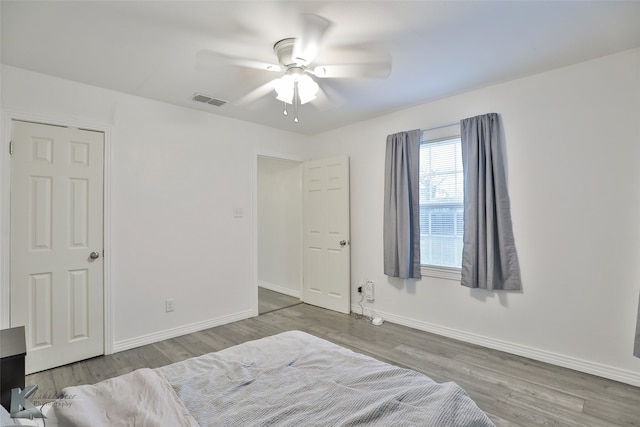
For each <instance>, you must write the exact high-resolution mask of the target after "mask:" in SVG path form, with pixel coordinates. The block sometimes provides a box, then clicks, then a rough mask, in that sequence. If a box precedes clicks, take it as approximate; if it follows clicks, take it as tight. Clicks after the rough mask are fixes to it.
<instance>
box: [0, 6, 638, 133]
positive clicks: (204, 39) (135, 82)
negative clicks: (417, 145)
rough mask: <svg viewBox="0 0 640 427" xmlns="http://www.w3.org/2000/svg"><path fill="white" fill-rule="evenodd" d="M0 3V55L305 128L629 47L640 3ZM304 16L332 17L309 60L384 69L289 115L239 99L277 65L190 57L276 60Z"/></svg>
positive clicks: (327, 86) (265, 102) (341, 83)
mask: <svg viewBox="0 0 640 427" xmlns="http://www.w3.org/2000/svg"><path fill="white" fill-rule="evenodd" d="M0 13H1V18H2V27H1V37H2V46H1V48H2V51H1V54H2V63H3V64H8V65H12V66H16V67H21V68H25V69H28V70H33V71H37V72H41V73H45V74H50V75H53V76H58V77H62V78H65V79H70V80H75V81H78V82H83V83H88V84H91V85H95V86H100V87H104V88H108V89H113V90H117V91H121V92H126V93H130V94H134V95H138V96H141V97H145V98H151V99H155V100H159V101H164V102H168V103H171V104H176V105H182V106H184V107H188V108H194V109H199V110H204V111H208V112H211V113H214V114H220V115H223V116H227V117H233V118H237V119H241V120H246V121H250V122H255V123H260V124H264V125H267V126H271V127H275V128H280V129H285V130H289V131H294V132H299V133H302V134H314V133H317V132H322V131H324V130H328V129H334V128H336V127H340V126H344V125H346V124H349V123H353V122H357V121H361V120H364V119H368V118H372V117H376V116H380V115H383V114H386V113H389V112H392V111H397V110H400V109H403V108H407V107H410V106H412V105H417V104H421V103H424V102H427V101H430V100H433V99H437V98H442V97H445V96H449V95H452V94H456V93H460V92H464V91H468V90H471V89H474V88H479V87H482V86H487V85H490V84H495V83H498V82H503V81H507V80H511V79H515V78H519V77H523V76H527V75H531V74H535V73H540V72H543V71H546V70H550V69H554V68H558V67H562V66H566V65H570V64H573V63H577V62H582V61H585V60H589V59H592V58H596V57H599V56H604V55H608V54H611V53H614V52H618V51H622V50H626V49H631V48H636V47H640V1H626V2H615V1H568V2H557V1H534V2H527V1H502V2H485V1H375V2H369V1H293V2H284V1H255V2H251V1H198V2H196V1H137V2H134V1H68V2H67V1H5V0H2V2H1V11H0ZM303 13H313V14H317V15H320V16H323V17H325V18H326V19H328V20H330V21H331V22H332V26H331V28H330V30H329V32H328V33H327V34H326V37H325V38H324V40H323V45H322V46H321V51H320V53H319V54H318V57H317V58H316V61H315V62H316V63H340V62H344V61H345V52H350V53H349V55H347V56H346V58H350V59H353V58H356V59H358V58H360V57H361V56H362V55H360V56H359V55H357V54H356V55H355V56H354V48H357V50H356V52H361V53H362V54H363V55H364V56H365V57H366V56H367V55H370V56H371V57H378V55H379V54H380V53H381V52H382V53H385V54H386V55H390V57H391V58H392V61H393V62H392V64H393V65H392V71H391V74H390V75H389V77H388V78H387V79H385V80H376V79H339V80H338V79H332V80H326V79H325V80H319V83H320V85H321V87H322V88H323V89H324V91H325V92H326V94H327V96H328V102H327V101H326V100H325V102H324V103H321V105H320V106H319V107H318V106H316V105H313V103H312V104H311V105H310V104H306V105H304V106H302V107H301V110H300V123H298V124H294V123H293V122H292V120H291V115H289V116H288V117H284V116H283V115H282V104H281V103H280V102H279V101H277V100H276V99H275V94H268V95H267V96H264V97H262V98H260V99H259V100H258V101H256V102H252V103H250V104H248V105H242V103H240V102H239V101H240V100H241V99H242V98H243V97H244V96H246V95H247V94H249V93H251V92H252V90H254V89H256V88H257V87H259V86H261V85H262V84H264V83H266V82H268V81H269V80H271V79H273V78H274V73H272V72H268V71H262V70H256V69H251V68H242V67H238V66H233V65H230V64H229V63H228V62H226V61H224V60H220V61H216V60H211V57H212V55H209V56H208V57H209V60H208V61H207V62H206V63H203V62H202V61H196V56H197V54H198V53H199V52H202V51H209V52H218V53H220V54H222V55H235V56H241V57H246V58H250V59H255V60H258V61H262V62H268V63H275V62H276V58H275V56H274V54H273V51H272V47H273V44H274V43H275V42H276V41H278V40H280V39H283V38H287V37H296V36H299V33H300V29H299V27H300V25H299V23H300V15H301V14H303ZM213 57H214V58H215V56H213ZM200 58H202V55H201V56H200ZM277 76H278V75H277V74H276V75H275V77H277ZM196 92H200V93H203V94H206V95H209V96H212V97H215V98H219V99H224V100H227V101H229V102H228V103H227V104H225V105H224V106H221V107H215V106H210V105H205V104H199V103H196V102H194V101H192V100H191V97H192V96H193V94H194V93H196Z"/></svg>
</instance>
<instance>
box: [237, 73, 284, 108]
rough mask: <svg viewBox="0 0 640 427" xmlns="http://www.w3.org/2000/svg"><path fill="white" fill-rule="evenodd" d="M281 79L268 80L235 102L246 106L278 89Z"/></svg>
mask: <svg viewBox="0 0 640 427" xmlns="http://www.w3.org/2000/svg"><path fill="white" fill-rule="evenodd" d="M278 80H279V79H273V80H271V81H268V82H266V83H265V84H263V85H261V86H258V87H257V88H255V89H254V90H252V91H251V92H249V93H248V94H246V95H245V96H243V97H242V98H240V99H239V100H238V101H237V102H236V103H235V104H236V105H238V106H244V105H247V104H251V103H252V102H255V101H257V100H258V99H260V98H262V97H264V96H267V95H269V93H270V92H274V94H275V89H276V82H277V81H278Z"/></svg>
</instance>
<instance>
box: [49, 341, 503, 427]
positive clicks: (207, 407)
mask: <svg viewBox="0 0 640 427" xmlns="http://www.w3.org/2000/svg"><path fill="white" fill-rule="evenodd" d="M154 371H155V372H156V373H157V374H159V375H157V379H158V381H166V382H167V384H170V385H171V386H172V388H173V392H174V393H173V394H174V395H175V396H177V397H176V399H177V400H178V401H179V402H177V404H175V405H174V404H169V405H168V404H167V403H166V402H163V403H162V406H163V407H166V406H175V408H178V409H177V410H178V412H180V410H181V409H180V407H181V406H182V405H184V407H185V408H186V409H187V410H188V412H189V414H190V415H191V416H193V418H194V419H195V420H196V421H197V424H199V425H200V426H202V427H208V426H211V427H213V426H225V427H233V426H238V427H248V426H296V427H299V426H394V427H395V426H438V427H441V426H492V425H493V424H492V423H491V421H490V420H489V418H488V417H487V416H486V415H485V414H484V412H482V411H481V410H480V409H479V408H478V407H477V406H476V404H475V403H474V402H473V401H472V400H471V399H470V398H469V397H468V396H467V394H466V393H465V392H464V391H463V390H462V389H461V388H460V387H459V386H458V385H456V384H454V383H451V382H449V383H443V384H438V383H436V382H434V381H433V380H431V379H430V378H428V377H426V376H424V375H423V374H420V373H418V372H415V371H411V370H407V369H401V368H398V367H395V366H392V365H389V364H387V363H383V362H380V361H378V360H375V359H372V358H370V357H367V356H364V355H361V354H357V353H354V352H352V351H350V350H348V349H345V348H343V347H340V346H338V345H335V344H333V343H330V342H328V341H325V340H322V339H320V338H317V337H314V336H312V335H309V334H306V333H303V332H299V331H291V332H285V333H282V334H279V335H275V336H272V337H268V338H263V339H260V340H256V341H251V342H247V343H244V344H241V345H238V346H235V347H231V348H228V349H225V350H222V351H219V352H216V353H210V354H206V355H203V356H200V357H195V358H192V359H188V360H185V361H183V362H178V363H174V364H171V365H168V366H165V367H162V368H158V369H156V370H154ZM119 378H121V377H119ZM103 383H104V382H103ZM100 384H102V383H99V384H98V385H96V386H100ZM96 386H81V387H96ZM158 387H159V388H162V386H158ZM72 391H73V392H74V393H78V387H76V388H74V390H72ZM128 399H129V400H131V396H130V395H129V397H128ZM136 401H137V406H138V407H139V410H141V411H152V412H153V411H158V409H157V408H154V402H148V401H141V400H136ZM100 405H108V406H109V408H110V409H108V410H106V411H105V410H103V411H102V412H103V413H112V411H117V410H118V408H119V407H120V406H121V404H119V403H117V402H111V403H107V402H102V403H100V404H98V405H96V404H94V405H92V406H93V407H100ZM76 406H77V408H76V409H75V410H78V409H79V408H78V407H80V406H85V405H76ZM172 411H173V409H172ZM94 415H95V416H99V414H94ZM58 417H59V416H58ZM59 418H60V417H59ZM79 418H80V419H92V417H91V416H90V417H89V418H87V417H86V416H85V415H83V416H81V417H79ZM92 421H93V422H92V423H91V424H89V425H93V426H97V425H101V423H100V422H98V420H96V419H92ZM61 425H62V424H61ZM105 425H109V424H105ZM122 425H126V424H122ZM129 425H145V426H148V425H152V424H136V423H131V424H129ZM158 425H166V424H158ZM176 425H177V424H176ZM188 425H194V424H193V423H191V422H189V424H188Z"/></svg>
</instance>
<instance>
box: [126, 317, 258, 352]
mask: <svg viewBox="0 0 640 427" xmlns="http://www.w3.org/2000/svg"><path fill="white" fill-rule="evenodd" d="M250 317H253V312H252V310H246V311H241V312H239V313H234V314H230V315H228V316H222V317H217V318H215V319H210V320H205V321H203V322H196V323H192V324H190V325H184V326H180V327H177V328H173V329H167V330H165V331H159V332H154V333H153V334H148V335H143V336H139V337H135V338H129V339H126V340H123V341H117V342H115V343H113V352H114V353H117V352H119V351H124V350H129V349H132V348H136V347H141V346H143V345H147V344H153V343H154V342H158V341H162V340H167V339H170V338H175V337H179V336H181V335H186V334H191V333H194V332H198V331H201V330H203V329H209V328H213V327H215V326H220V325H226V324H227V323H231V322H236V321H238V320H244V319H248V318H250Z"/></svg>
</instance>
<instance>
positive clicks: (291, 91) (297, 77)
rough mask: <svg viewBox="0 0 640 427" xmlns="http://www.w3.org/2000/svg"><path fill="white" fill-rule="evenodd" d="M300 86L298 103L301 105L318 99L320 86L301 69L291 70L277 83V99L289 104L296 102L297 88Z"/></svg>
mask: <svg viewBox="0 0 640 427" xmlns="http://www.w3.org/2000/svg"><path fill="white" fill-rule="evenodd" d="M296 85H297V86H298V91H297V92H298V101H299V102H300V105H302V104H306V103H307V102H310V101H313V100H314V99H315V98H316V93H317V92H318V89H319V86H318V83H316V82H315V81H314V80H313V79H312V78H311V77H310V76H308V75H307V74H305V73H304V71H303V70H302V69H300V68H291V69H290V70H288V71H287V74H285V75H284V76H282V77H281V78H280V79H278V81H276V84H275V89H276V93H277V94H278V96H276V99H278V100H280V101H284V102H286V103H288V104H293V103H294V102H295V92H296V91H295V86H296Z"/></svg>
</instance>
